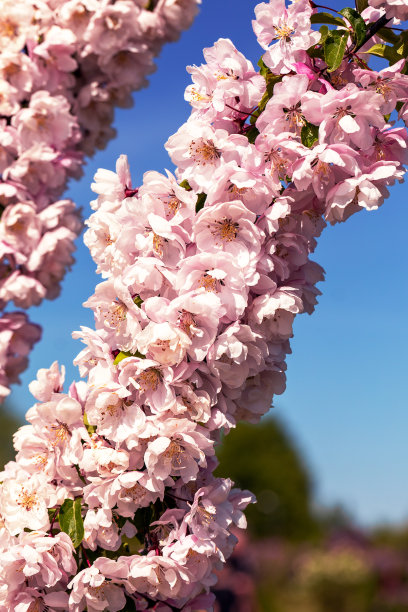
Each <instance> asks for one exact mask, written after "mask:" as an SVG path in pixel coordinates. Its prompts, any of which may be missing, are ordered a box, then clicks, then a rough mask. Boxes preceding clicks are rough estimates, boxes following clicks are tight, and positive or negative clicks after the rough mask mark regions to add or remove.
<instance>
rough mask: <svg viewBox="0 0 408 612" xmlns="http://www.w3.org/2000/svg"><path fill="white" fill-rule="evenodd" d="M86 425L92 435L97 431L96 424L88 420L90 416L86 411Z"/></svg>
mask: <svg viewBox="0 0 408 612" xmlns="http://www.w3.org/2000/svg"><path fill="white" fill-rule="evenodd" d="M84 425H85V427H86V429H87V431H88V433H89V435H92V434H93V433H95V431H96V426H95V425H90V424H89V421H88V417H87V414H86V412H85V413H84Z"/></svg>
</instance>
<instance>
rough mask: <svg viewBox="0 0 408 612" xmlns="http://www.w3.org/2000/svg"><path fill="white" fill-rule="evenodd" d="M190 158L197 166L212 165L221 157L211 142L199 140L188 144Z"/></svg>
mask: <svg viewBox="0 0 408 612" xmlns="http://www.w3.org/2000/svg"><path fill="white" fill-rule="evenodd" d="M190 157H192V158H193V160H194V161H195V162H196V163H197V164H199V165H200V164H202V165H203V166H205V165H207V164H211V165H214V164H215V162H216V161H217V159H219V158H220V157H221V151H219V150H218V149H217V148H216V146H215V144H214V142H213V141H212V140H210V139H209V140H204V138H199V139H198V140H197V141H196V140H193V141H192V143H191V144H190Z"/></svg>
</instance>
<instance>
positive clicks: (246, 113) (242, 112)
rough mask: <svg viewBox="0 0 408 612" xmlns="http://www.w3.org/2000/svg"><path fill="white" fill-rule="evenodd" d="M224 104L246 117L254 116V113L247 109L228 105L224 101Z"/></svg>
mask: <svg viewBox="0 0 408 612" xmlns="http://www.w3.org/2000/svg"><path fill="white" fill-rule="evenodd" d="M225 106H228V108H230V109H231V110H233V111H235V112H236V113H241V114H242V115H246V116H247V117H255V115H254V114H253V113H248V112H247V111H241V110H239V109H238V108H234V107H233V106H230V105H229V104H227V103H225Z"/></svg>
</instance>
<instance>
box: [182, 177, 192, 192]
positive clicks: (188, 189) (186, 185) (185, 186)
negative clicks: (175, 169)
mask: <svg viewBox="0 0 408 612" xmlns="http://www.w3.org/2000/svg"><path fill="white" fill-rule="evenodd" d="M180 187H183V189H185V190H186V191H192V189H191V187H190V183H189V182H188V180H187V179H184V181H181V183H180Z"/></svg>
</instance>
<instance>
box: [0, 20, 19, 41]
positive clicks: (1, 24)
mask: <svg viewBox="0 0 408 612" xmlns="http://www.w3.org/2000/svg"><path fill="white" fill-rule="evenodd" d="M17 34H18V25H17V24H16V23H14V22H13V21H11V19H10V18H6V19H2V20H1V21H0V36H5V37H7V38H15V37H16V36H17Z"/></svg>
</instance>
